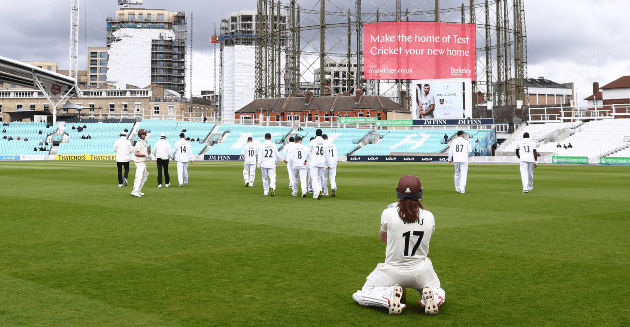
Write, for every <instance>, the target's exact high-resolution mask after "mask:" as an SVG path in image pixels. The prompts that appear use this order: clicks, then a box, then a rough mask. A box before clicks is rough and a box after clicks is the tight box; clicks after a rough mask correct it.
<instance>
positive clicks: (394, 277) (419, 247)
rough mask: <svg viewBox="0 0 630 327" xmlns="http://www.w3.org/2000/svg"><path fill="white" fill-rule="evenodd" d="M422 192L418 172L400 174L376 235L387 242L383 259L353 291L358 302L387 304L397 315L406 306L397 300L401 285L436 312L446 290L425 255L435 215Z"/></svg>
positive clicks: (383, 305) (401, 295)
mask: <svg viewBox="0 0 630 327" xmlns="http://www.w3.org/2000/svg"><path fill="white" fill-rule="evenodd" d="M422 192H423V188H422V184H421V183H420V179H419V178H418V177H417V176H414V175H405V176H403V177H401V178H400V181H399V182H398V187H397V188H396V194H397V195H398V200H399V201H398V202H395V203H392V204H390V205H389V206H388V207H387V209H385V210H384V211H383V214H382V215H381V230H380V232H379V236H380V238H381V241H382V242H383V243H387V248H386V250H385V263H379V264H378V265H377V266H376V269H374V271H372V273H371V274H370V275H369V276H367V278H366V282H365V284H364V285H363V288H362V289H361V290H359V291H357V292H356V293H354V294H353V295H352V298H353V299H354V300H355V301H357V302H358V303H359V304H361V305H364V306H381V307H385V308H389V314H390V315H398V314H400V313H401V312H402V310H403V309H404V308H405V307H406V305H405V304H403V303H400V302H401V300H402V297H403V289H404V288H413V289H415V290H417V291H418V292H419V293H420V295H421V297H422V300H420V304H421V305H422V306H424V313H426V314H437V313H438V310H439V309H438V306H439V305H441V304H442V303H444V299H445V298H446V293H445V292H444V290H443V289H442V288H441V285H440V279H439V278H438V276H437V274H436V273H435V270H433V263H432V262H431V260H430V259H429V257H427V255H428V254H429V242H430V241H431V236H432V235H433V232H434V231H435V219H434V217H433V214H432V213H431V212H430V211H428V210H426V209H425V208H424V206H423V205H422V202H420V200H422Z"/></svg>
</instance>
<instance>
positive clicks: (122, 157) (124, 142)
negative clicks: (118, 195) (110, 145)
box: [114, 132, 133, 187]
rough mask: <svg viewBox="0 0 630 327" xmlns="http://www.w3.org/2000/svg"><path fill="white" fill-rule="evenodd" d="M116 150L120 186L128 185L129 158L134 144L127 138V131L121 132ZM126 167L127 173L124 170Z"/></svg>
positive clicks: (115, 144) (115, 146)
mask: <svg viewBox="0 0 630 327" xmlns="http://www.w3.org/2000/svg"><path fill="white" fill-rule="evenodd" d="M114 152H115V153H116V166H117V167H118V187H123V185H124V186H127V178H129V160H131V154H132V153H133V146H131V142H129V140H128V139H127V134H126V133H125V132H120V139H118V141H116V143H114ZM123 167H124V168H125V175H124V176H123V173H122V170H123Z"/></svg>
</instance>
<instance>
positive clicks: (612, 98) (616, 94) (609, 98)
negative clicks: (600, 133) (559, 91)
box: [585, 76, 630, 118]
mask: <svg viewBox="0 0 630 327" xmlns="http://www.w3.org/2000/svg"><path fill="white" fill-rule="evenodd" d="M585 100H586V101H587V103H588V106H587V107H588V110H598V111H604V112H607V113H613V114H615V118H629V117H630V114H628V115H623V114H625V113H629V112H630V76H622V77H619V78H618V79H616V80H614V81H612V82H610V83H608V84H606V85H604V86H602V87H601V88H600V87H599V83H597V82H595V83H593V94H592V95H590V96H589V97H587V98H586V99H585Z"/></svg>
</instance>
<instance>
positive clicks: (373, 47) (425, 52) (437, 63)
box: [363, 22, 475, 81]
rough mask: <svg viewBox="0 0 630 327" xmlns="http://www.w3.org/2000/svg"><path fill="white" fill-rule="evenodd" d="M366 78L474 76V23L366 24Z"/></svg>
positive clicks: (364, 37) (364, 29)
mask: <svg viewBox="0 0 630 327" xmlns="http://www.w3.org/2000/svg"><path fill="white" fill-rule="evenodd" d="M363 31H364V32H363V44H364V47H363V53H364V59H363V60H364V74H365V78H366V79H447V78H470V79H471V80H473V81H474V80H475V25H474V24H454V23H430V22H386V23H371V24H365V26H364V27H363Z"/></svg>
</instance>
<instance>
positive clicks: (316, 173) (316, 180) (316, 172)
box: [310, 167, 326, 198]
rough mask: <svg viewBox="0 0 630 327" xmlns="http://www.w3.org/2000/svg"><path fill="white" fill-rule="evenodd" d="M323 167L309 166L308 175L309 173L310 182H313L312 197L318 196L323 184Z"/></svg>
mask: <svg viewBox="0 0 630 327" xmlns="http://www.w3.org/2000/svg"><path fill="white" fill-rule="evenodd" d="M325 169H326V168H324V167H311V171H310V175H311V183H312V184H313V198H317V197H318V196H319V192H321V190H322V186H323V185H324V183H323V182H324V170H325Z"/></svg>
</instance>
